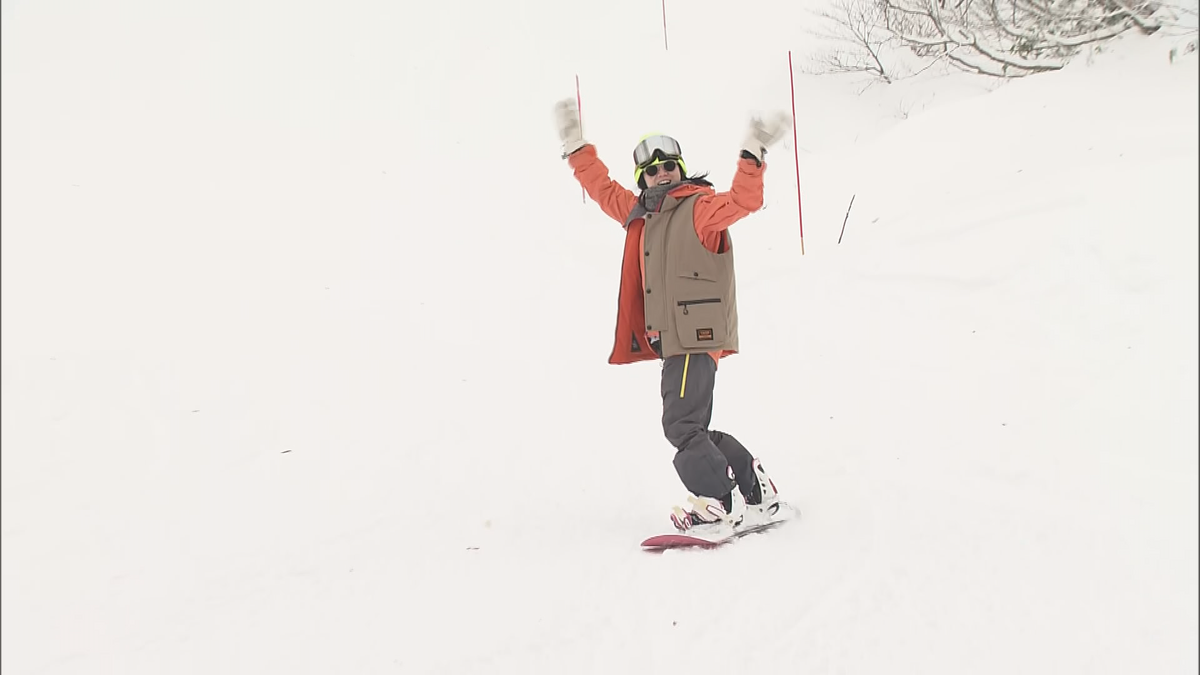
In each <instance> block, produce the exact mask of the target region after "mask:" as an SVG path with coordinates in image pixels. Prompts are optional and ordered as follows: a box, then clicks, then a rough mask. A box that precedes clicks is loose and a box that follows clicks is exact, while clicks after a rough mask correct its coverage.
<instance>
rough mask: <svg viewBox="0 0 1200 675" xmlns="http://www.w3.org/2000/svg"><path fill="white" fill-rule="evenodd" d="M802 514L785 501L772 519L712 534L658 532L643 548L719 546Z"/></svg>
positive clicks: (657, 549) (665, 548)
mask: <svg viewBox="0 0 1200 675" xmlns="http://www.w3.org/2000/svg"><path fill="white" fill-rule="evenodd" d="M799 516H800V510H799V509H797V508H796V507H794V506H792V505H790V504H787V503H785V502H780V503H779V511H777V512H776V513H775V515H773V516H771V519H770V520H766V521H763V522H761V523H756V524H753V525H747V526H745V527H738V528H734V529H732V530H730V531H728V532H723V533H717V534H716V535H710V536H696V535H690V534H687V533H684V532H674V533H671V534H656V535H654V536H653V537H650V538H649V539H646V540H645V541H643V542H642V549H644V550H646V551H651V552H661V551H665V550H667V549H673V548H717V547H719V546H724V545H725V544H728V543H729V542H731V541H734V540H736V539H740V538H742V537H744V536H746V535H748V534H754V533H755V532H765V531H766V530H769V529H771V528H774V527H778V526H779V525H782V524H784V523H786V522H788V521H789V520H793V519H795V518H798V517H799Z"/></svg>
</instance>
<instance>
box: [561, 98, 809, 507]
mask: <svg viewBox="0 0 1200 675" xmlns="http://www.w3.org/2000/svg"><path fill="white" fill-rule="evenodd" d="M555 116H556V118H557V122H558V132H559V137H560V138H561V140H562V147H563V155H562V156H563V158H565V159H567V160H568V162H569V164H570V166H571V168H572V169H573V170H574V172H575V178H576V180H578V181H579V183H580V184H581V185H582V186H583V188H584V190H586V191H587V194H588V196H590V197H591V198H592V200H593V201H595V202H596V203H597V204H598V205H599V206H600V208H601V210H603V211H604V213H605V214H607V215H608V216H609V217H610V218H612V219H614V220H616V221H617V222H619V223H621V224H622V225H623V226H624V228H625V252H624V258H623V260H622V263H621V285H620V291H619V293H618V310H617V328H616V339H615V344H614V346H613V350H612V353H611V354H610V356H609V359H608V362H609V363H612V364H627V363H635V362H638V361H645V360H652V359H659V360H661V362H662V363H661V368H662V384H661V390H662V400H663V409H662V424H663V432H664V433H665V434H666V437H667V440H668V441H670V443H671V445H673V446H674V447H675V449H676V452H675V459H674V464H675V470H676V471H677V472H678V474H679V478H680V480H681V481H683V485H684V487H685V488H687V490H688V492H690V493H691V495H690V496H689V497H688V501H689V502H690V504H691V506H690V507H687V508H681V507H678V506H677V507H675V508H674V510H673V512H672V514H671V520H672V522H673V523H674V525H675V527H676V528H678V529H679V530H681V531H682V530H689V529H692V528H705V527H713V526H715V527H728V526H734V527H736V526H738V525H739V524H740V523H742V522H743V520H746V521H748V522H750V521H754V522H761V521H762V520H763V519H764V518H769V517H770V516H771V515H772V514H773V513H774V511H775V509H777V508H778V501H779V498H778V495H777V493H776V490H775V486H774V484H773V483H772V482H771V479H770V478H769V477H768V476H767V472H766V471H765V470H764V469H763V467H762V463H761V462H760V461H759V460H758V459H757V458H755V457H754V456H753V455H751V454H750V452H749V451H748V450H746V448H745V447H744V446H742V444H741V443H739V442H738V440H737V439H736V438H734V437H733V436H731V435H729V434H727V433H724V432H721V431H716V430H713V429H709V423H710V420H711V419H712V409H713V386H714V384H715V377H716V371H717V365H718V363H719V362H720V360H721V359H722V358H724V357H726V356H729V355H731V354H736V353H737V351H738V330H737V328H738V326H737V320H738V319H737V298H736V288H735V287H736V284H735V279H734V267H733V241H732V239H731V238H730V236H729V231H728V230H729V226H730V225H732V224H734V223H735V222H737V221H738V220H741V219H742V218H743V217H745V216H747V215H749V214H750V213H753V212H754V211H757V210H758V209H759V208H761V207H762V203H763V172H764V171H766V164H765V162H764V158H765V157H766V153H767V148H768V147H770V146H771V145H773V144H774V143H776V142H777V141H778V140H779V139H780V138H781V137H782V136H783V135H784V133H785V132H786V131H787V130H788V129H789V128H790V127H791V122H790V119H789V118H788V116H787V115H786V114H782V113H777V114H776V115H773V116H771V117H769V118H767V119H759V118H754V119H752V120H751V122H750V128H749V130H748V132H747V135H746V140H745V142H744V143H743V144H742V150H741V156H740V158H739V160H738V169H737V174H736V175H735V176H734V178H733V185H732V186H731V187H730V189H729V191H727V192H720V193H718V192H716V190H714V189H713V184H712V183H711V182H709V181H708V180H706V178H705V176H706V175H707V174H701V175H698V176H691V177H689V176H688V174H687V164H686V163H685V161H684V158H683V151H682V149H681V148H680V146H679V143H678V142H677V141H676V140H675V139H673V138H671V137H670V136H666V135H662V134H651V135H648V136H644V137H643V138H641V139H640V140H639V141H638V143H637V145H636V146H634V149H633V164H634V168H633V179H634V181H635V182H636V183H637V186H638V188H639V189H640V190H641V192H640V194H634V193H633V192H632V191H631V190H628V189H626V188H625V187H623V186H622V185H621V184H620V183H618V182H617V181H615V180H613V179H611V178H610V177H609V174H608V167H607V166H605V164H604V163H603V162H602V161H600V159H599V157H598V156H597V154H596V148H595V146H593V145H592V144H591V143H589V142H587V141H586V140H584V139H583V134H582V129H581V127H580V122H579V110H578V106H577V105H576V102H575V100H574V99H564V100H562V101H559V102H558V104H557V105H556V106H555ZM692 357H696V358H692Z"/></svg>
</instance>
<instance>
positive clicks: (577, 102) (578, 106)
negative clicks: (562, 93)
mask: <svg viewBox="0 0 1200 675" xmlns="http://www.w3.org/2000/svg"><path fill="white" fill-rule="evenodd" d="M663 1H664V2H666V0H663ZM575 108H576V109H577V110H579V135H581V136H582V135H583V96H581V95H580V94H579V74H578V73H576V74H575ZM579 191H580V192H582V193H583V203H584V204H586V203H587V189H586V188H583V187H580V188H579Z"/></svg>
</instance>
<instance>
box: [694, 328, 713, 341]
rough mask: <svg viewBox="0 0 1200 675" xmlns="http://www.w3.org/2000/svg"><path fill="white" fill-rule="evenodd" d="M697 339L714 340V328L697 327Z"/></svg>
mask: <svg viewBox="0 0 1200 675" xmlns="http://www.w3.org/2000/svg"><path fill="white" fill-rule="evenodd" d="M696 339H697V340H712V339H713V329H711V328H697V329H696Z"/></svg>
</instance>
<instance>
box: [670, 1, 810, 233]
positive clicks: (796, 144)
mask: <svg viewBox="0 0 1200 675" xmlns="http://www.w3.org/2000/svg"><path fill="white" fill-rule="evenodd" d="M663 2H666V0H663ZM788 80H790V81H791V83H792V149H793V150H794V151H795V153H796V213H797V214H799V216H800V255H804V209H803V208H801V207H800V144H799V142H798V141H797V140H796V78H795V76H794V75H792V50H790V49H789V50H788Z"/></svg>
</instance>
